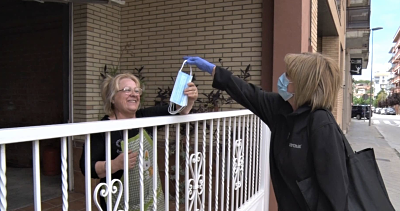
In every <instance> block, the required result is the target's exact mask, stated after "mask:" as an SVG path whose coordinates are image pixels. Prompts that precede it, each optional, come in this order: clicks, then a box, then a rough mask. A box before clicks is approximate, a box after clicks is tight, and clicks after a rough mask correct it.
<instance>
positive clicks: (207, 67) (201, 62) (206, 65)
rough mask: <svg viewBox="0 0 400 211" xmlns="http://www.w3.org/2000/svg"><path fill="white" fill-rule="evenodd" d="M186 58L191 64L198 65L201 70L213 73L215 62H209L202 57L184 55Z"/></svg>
mask: <svg viewBox="0 0 400 211" xmlns="http://www.w3.org/2000/svg"><path fill="white" fill-rule="evenodd" d="M183 59H184V60H187V63H188V64H190V65H196V66H197V67H198V68H199V69H200V70H202V71H204V72H208V73H210V74H212V72H213V69H214V67H215V64H213V63H210V62H208V61H207V60H205V59H202V58H200V57H191V56H184V57H183Z"/></svg>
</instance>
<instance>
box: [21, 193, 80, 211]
mask: <svg viewBox="0 0 400 211" xmlns="http://www.w3.org/2000/svg"><path fill="white" fill-rule="evenodd" d="M68 204H69V206H68V210H70V211H78V210H86V202H85V194H82V193H73V192H70V193H69V194H68ZM34 210H35V206H34V205H30V206H28V207H24V208H20V209H17V210H16V211H34ZM42 210H43V211H56V210H62V197H58V198H54V199H50V200H47V201H42Z"/></svg>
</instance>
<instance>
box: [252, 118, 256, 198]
mask: <svg viewBox="0 0 400 211" xmlns="http://www.w3.org/2000/svg"><path fill="white" fill-rule="evenodd" d="M253 133H254V136H253V142H254V144H253V152H254V157H255V158H253V159H252V160H253V165H252V166H253V177H252V178H251V190H252V195H253V196H254V193H255V188H254V180H255V175H256V174H257V173H256V172H257V169H256V159H257V152H256V143H257V142H256V141H257V116H256V115H254V125H253Z"/></svg>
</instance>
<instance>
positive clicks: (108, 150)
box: [103, 132, 112, 210]
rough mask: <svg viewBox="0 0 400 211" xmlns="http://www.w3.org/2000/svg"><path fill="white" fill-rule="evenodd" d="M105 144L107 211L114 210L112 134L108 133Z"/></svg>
mask: <svg viewBox="0 0 400 211" xmlns="http://www.w3.org/2000/svg"><path fill="white" fill-rule="evenodd" d="M105 142H106V184H107V191H108V192H107V194H108V197H106V198H105V199H104V200H107V210H112V187H111V186H112V184H111V180H112V178H111V132H106V140H105ZM103 197H104V196H103Z"/></svg>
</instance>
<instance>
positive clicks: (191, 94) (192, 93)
mask: <svg viewBox="0 0 400 211" xmlns="http://www.w3.org/2000/svg"><path fill="white" fill-rule="evenodd" d="M183 94H185V95H187V96H188V104H190V103H194V102H195V101H196V100H197V97H198V96H199V93H198V92H197V87H196V85H195V84H194V83H193V82H189V83H188V88H186V89H185V90H184V91H183Z"/></svg>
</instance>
